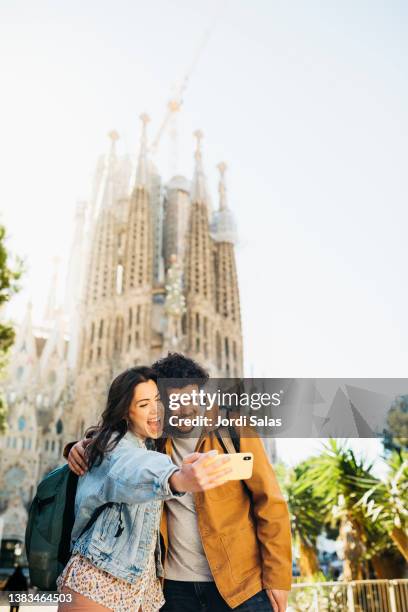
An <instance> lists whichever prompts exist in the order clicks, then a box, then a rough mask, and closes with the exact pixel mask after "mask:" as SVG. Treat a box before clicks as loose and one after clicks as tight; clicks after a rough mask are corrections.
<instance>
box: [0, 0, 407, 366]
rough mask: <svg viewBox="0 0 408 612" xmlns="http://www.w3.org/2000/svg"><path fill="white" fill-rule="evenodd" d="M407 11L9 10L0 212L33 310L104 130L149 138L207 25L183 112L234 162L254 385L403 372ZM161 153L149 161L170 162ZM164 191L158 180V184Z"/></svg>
mask: <svg viewBox="0 0 408 612" xmlns="http://www.w3.org/2000/svg"><path fill="white" fill-rule="evenodd" d="M407 17H408V8H407V4H406V2H403V1H402V0H401V1H399V0H383V1H379V0H359V1H358V2H356V1H355V0H342V2H337V1H334V0H325V2H321V1H320V0H319V1H318V0H308V2H304V0H291V1H290V2H288V1H285V2H284V1H278V0H265V1H263V0H252V1H251V2H249V1H248V0H234V1H229V2H223V3H220V2H218V1H214V0H205V1H203V0H200V1H198V0H194V1H191V0H190V1H187V0H172V2H168V1H166V0H150V1H149V2H147V1H144V2H143V1H140V0H139V1H133V0H87V1H86V2H83V1H79V0H58V1H56V0H49V1H46V0H36V2H32V1H31V0H26V1H23V0H1V2H0V74H1V75H2V76H1V95H0V133H1V137H0V169H1V171H0V177H1V178H0V202H1V210H2V219H3V220H4V222H5V223H6V224H7V228H8V231H9V233H10V246H11V247H12V248H13V250H14V251H15V252H17V253H19V254H22V255H25V256H26V260H27V265H28V273H27V275H26V277H25V279H24V282H25V287H26V291H25V292H24V293H23V294H22V295H21V296H20V297H19V298H18V299H16V300H15V302H14V304H13V305H12V314H13V315H14V316H15V317H16V318H17V319H18V318H19V317H20V316H21V311H22V308H23V305H24V303H25V302H26V301H27V299H28V297H31V299H32V300H33V303H34V313H35V314H36V315H37V316H38V315H40V314H41V312H42V309H43V307H44V302H45V295H46V293H47V290H48V286H49V281H50V275H51V261H52V258H53V257H54V256H55V255H59V256H61V257H62V258H63V260H64V261H66V260H67V257H68V253H69V243H70V239H71V231H72V218H73V212H74V207H75V203H76V201H77V200H78V199H82V198H84V197H86V196H87V195H88V190H89V182H90V178H91V175H92V172H93V169H94V165H95V163H96V159H97V157H98V156H99V155H100V154H101V153H103V152H104V151H105V150H106V147H107V138H106V133H107V132H108V131H109V130H110V129H112V128H116V129H117V130H118V131H119V133H120V134H121V141H120V150H121V151H123V152H129V153H131V154H132V155H133V154H134V153H136V152H137V149H138V134H139V121H138V116H139V114H140V113H141V112H142V111H147V112H148V113H149V114H150V116H151V118H152V122H151V123H150V125H149V128H150V133H151V134H154V133H155V132H156V130H157V128H158V126H159V124H160V122H161V120H162V118H163V115H164V111H165V106H166V102H167V100H168V98H169V94H170V91H171V87H172V86H173V85H174V84H175V83H177V81H179V80H180V79H182V77H183V75H184V73H185V71H186V69H187V68H188V67H189V65H190V63H191V61H192V59H193V57H194V54H195V52H196V49H197V46H198V45H199V42H200V40H201V38H202V36H203V33H204V31H205V30H206V28H207V27H208V25H209V24H210V23H212V22H213V21H214V18H216V19H215V24H214V26H213V27H212V30H211V35H210V38H209V40H208V43H207V45H206V46H205V48H204V50H203V52H202V54H201V56H200V58H199V61H198V63H197V65H196V68H195V71H194V73H193V75H192V76H191V79H190V83H189V87H188V89H187V92H186V95H185V97H184V109H183V111H182V113H181V115H180V117H179V148H180V163H179V170H180V171H181V172H183V173H185V174H186V175H188V176H190V175H191V173H192V166H193V164H192V149H193V142H192V137H191V133H192V131H193V130H194V129H197V128H201V129H202V130H203V131H204V133H205V140H204V162H205V168H206V172H207V175H208V179H209V184H210V187H211V191H212V194H213V199H214V201H215V202H216V197H217V192H216V180H217V173H216V169H215V165H216V164H217V163H218V162H219V161H220V160H225V161H226V162H227V163H228V165H229V171H228V177H227V178H228V188H229V194H228V195H229V202H230V206H231V208H232V209H233V210H234V212H235V214H236V218H237V221H238V226H239V235H240V243H239V245H238V248H237V258H238V267H239V279H240V288H241V298H242V312H243V323H244V340H245V363H246V371H247V373H248V374H250V373H253V374H254V375H255V376H270V377H275V376H276V377H278V376H320V377H322V376H333V377H341V376H362V377H363V376H365V377H369V376H401V377H404V376H406V374H407V365H408V363H407V350H406V347H407V345H408V323H407V298H408V285H407V282H406V269H407V240H406V234H407V227H408V212H407V210H408V206H407V204H408V202H407V171H406V168H407V142H408V122H407V108H408V85H407V83H408V81H407V74H408V70H407V68H408V66H407V64H408V54H407V51H408V42H407V41H408V32H407V29H408V28H407ZM168 151H169V146H168V142H167V140H166V139H165V140H163V142H162V147H161V149H160V155H159V162H160V163H159V165H160V168H162V169H163V172H164V174H166V167H167V165H168V158H169V153H168ZM165 178H167V177H166V176H165Z"/></svg>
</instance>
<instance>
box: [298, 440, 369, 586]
mask: <svg viewBox="0 0 408 612" xmlns="http://www.w3.org/2000/svg"><path fill="white" fill-rule="evenodd" d="M371 468H372V465H366V464H365V462H364V461H363V460H357V459H356V457H355V455H354V453H353V451H352V450H351V449H350V448H347V447H346V446H345V445H342V444H340V443H339V442H338V441H336V440H330V441H329V443H328V444H327V445H326V446H325V450H324V452H323V453H322V454H321V455H320V456H318V457H313V458H312V459H310V460H309V461H308V465H307V469H306V470H305V472H304V474H303V476H302V479H301V482H300V483H299V485H298V486H297V488H296V492H297V494H298V495H299V494H301V493H304V494H305V495H306V494H307V492H308V491H311V492H312V494H313V497H315V498H317V499H319V500H320V502H321V503H322V504H323V505H324V506H325V508H326V512H325V519H326V520H327V521H328V522H331V523H332V524H336V525H338V528H339V538H340V540H341V541H342V544H343V556H344V579H345V580H357V579H361V578H363V566H364V560H365V558H366V556H367V548H366V543H367V542H368V540H369V539H371V538H370V537H369V535H370V534H369V529H370V527H372V525H370V522H369V521H367V518H366V516H365V513H364V511H363V510H362V507H361V506H358V505H357V502H358V501H359V500H360V499H361V497H362V496H363V495H364V494H365V493H366V492H367V490H369V489H370V488H372V487H373V486H375V484H376V483H377V481H376V479H375V478H374V477H373V476H372V474H371ZM367 523H368V527H367Z"/></svg>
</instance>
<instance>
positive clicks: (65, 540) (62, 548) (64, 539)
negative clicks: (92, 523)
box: [58, 471, 78, 565]
mask: <svg viewBox="0 0 408 612" xmlns="http://www.w3.org/2000/svg"><path fill="white" fill-rule="evenodd" d="M77 485H78V476H77V475H76V474H74V472H71V471H70V472H69V474H68V481H67V488H66V494H65V499H66V502H65V507H64V514H63V518H62V532H61V539H60V543H59V547H58V560H59V561H60V562H61V563H62V564H63V565H66V564H67V563H68V560H69V557H70V549H71V532H72V528H73V526H74V522H75V494H76V489H77Z"/></svg>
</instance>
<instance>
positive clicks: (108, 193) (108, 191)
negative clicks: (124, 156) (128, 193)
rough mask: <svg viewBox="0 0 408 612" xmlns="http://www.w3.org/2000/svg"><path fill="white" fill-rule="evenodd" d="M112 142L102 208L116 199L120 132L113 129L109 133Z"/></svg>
mask: <svg viewBox="0 0 408 612" xmlns="http://www.w3.org/2000/svg"><path fill="white" fill-rule="evenodd" d="M108 136H109V138H110V141H111V144H110V150H109V154H108V162H107V165H106V174H105V187H104V191H103V195H102V208H106V207H108V206H111V205H112V204H113V203H114V200H115V170H116V164H117V157H116V142H117V141H118V140H119V134H118V133H117V132H116V130H112V131H111V132H109V134H108Z"/></svg>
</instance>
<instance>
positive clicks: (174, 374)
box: [152, 353, 209, 384]
mask: <svg viewBox="0 0 408 612" xmlns="http://www.w3.org/2000/svg"><path fill="white" fill-rule="evenodd" d="M152 369H153V370H154V371H155V372H156V374H157V378H167V379H170V378H174V379H178V380H180V379H185V378H188V379H193V380H195V381H200V383H201V384H204V383H206V382H207V380H208V379H209V374H208V372H207V371H206V370H204V368H203V367H202V366H200V365H199V364H198V363H197V362H196V361H194V359H190V357H186V356H185V355H182V354H181V353H168V355H167V357H162V358H161V359H159V360H158V361H156V362H155V363H154V364H153V365H152Z"/></svg>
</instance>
